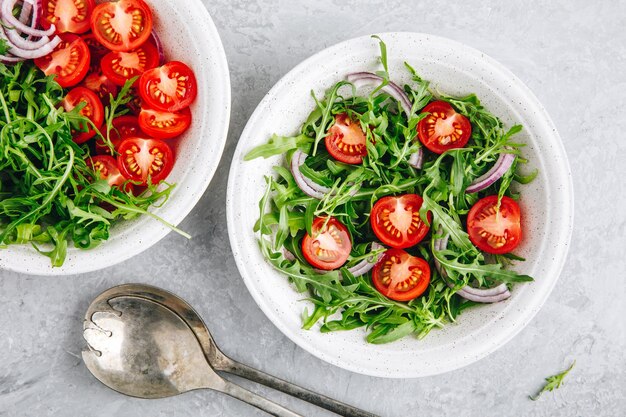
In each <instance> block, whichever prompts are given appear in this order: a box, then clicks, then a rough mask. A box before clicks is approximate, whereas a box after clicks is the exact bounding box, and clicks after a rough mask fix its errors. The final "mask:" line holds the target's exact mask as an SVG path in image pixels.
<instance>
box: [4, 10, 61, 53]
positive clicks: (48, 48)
mask: <svg viewBox="0 0 626 417" xmlns="http://www.w3.org/2000/svg"><path fill="white" fill-rule="evenodd" d="M40 3H41V0H24V1H23V2H20V4H21V7H22V9H21V10H20V14H19V17H18V18H15V17H14V16H13V13H12V10H13V8H14V7H15V6H16V5H17V4H18V1H17V0H6V1H4V2H3V3H2V9H1V10H0V22H1V23H2V28H0V39H3V40H5V41H6V42H7V44H8V45H9V55H0V61H1V62H4V63H15V62H19V61H23V60H25V59H35V58H40V57H42V56H45V55H48V54H49V53H51V52H52V51H53V50H54V48H56V47H57V46H58V44H59V43H60V42H61V38H59V37H58V36H54V37H53V38H52V39H50V38H49V36H50V35H52V33H54V30H55V28H54V25H52V27H51V28H50V29H49V30H47V31H41V30H38V29H36V27H37V26H38V24H39V20H40V18H41V4H40ZM29 21H30V24H29V23H28V22H29ZM23 35H27V36H26V38H24V37H23ZM33 38H39V39H38V40H32V39H33Z"/></svg>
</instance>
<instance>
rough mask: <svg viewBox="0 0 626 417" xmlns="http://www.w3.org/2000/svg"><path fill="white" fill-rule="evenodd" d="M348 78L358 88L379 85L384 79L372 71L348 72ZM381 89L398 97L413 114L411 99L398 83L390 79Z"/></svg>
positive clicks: (395, 97)
mask: <svg viewBox="0 0 626 417" xmlns="http://www.w3.org/2000/svg"><path fill="white" fill-rule="evenodd" d="M346 79H347V80H348V81H349V82H351V83H352V84H354V86H355V87H357V88H361V87H364V86H372V87H378V86H379V85H380V84H381V83H383V81H384V80H383V78H382V77H380V76H378V75H376V74H373V73H371V72H354V73H352V74H348V76H347V77H346ZM381 90H382V91H384V92H385V93H387V94H389V95H390V96H391V97H393V98H394V99H396V100H397V101H398V103H400V106H402V109H403V110H404V112H405V113H406V114H407V115H410V114H411V108H412V105H411V100H409V97H408V96H407V95H406V93H405V92H404V90H403V89H402V88H401V87H400V86H399V85H398V84H396V83H394V82H393V81H389V84H387V85H385V86H384V87H382V88H381Z"/></svg>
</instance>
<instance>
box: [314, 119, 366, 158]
mask: <svg viewBox="0 0 626 417" xmlns="http://www.w3.org/2000/svg"><path fill="white" fill-rule="evenodd" d="M366 141H367V139H366V137H365V133H363V130H362V129H361V126H360V125H359V123H358V122H355V121H353V120H352V119H350V117H349V116H348V115H347V114H345V113H341V114H338V115H336V116H335V124H334V125H332V126H331V128H330V129H329V130H328V134H327V135H326V138H325V140H324V143H325V144H326V149H327V150H328V153H329V154H330V155H331V156H332V157H333V158H335V159H336V160H338V161H340V162H344V163H346V164H360V163H361V162H363V157H364V156H365V155H367V146H366Z"/></svg>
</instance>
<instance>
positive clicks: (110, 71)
mask: <svg viewBox="0 0 626 417" xmlns="http://www.w3.org/2000/svg"><path fill="white" fill-rule="evenodd" d="M100 65H101V66H102V72H103V73H104V74H105V75H106V76H107V77H108V78H109V79H110V80H111V81H113V82H114V83H115V84H117V85H119V86H123V85H124V83H126V81H127V80H130V79H131V78H133V77H137V76H140V75H141V74H143V73H144V72H146V71H147V70H149V69H152V68H154V67H156V66H157V65H159V53H158V52H157V49H156V47H155V46H154V45H152V44H151V43H150V42H146V43H144V44H143V45H141V46H140V47H139V48H137V49H133V50H132V51H128V52H122V51H113V52H109V53H108V54H106V55H105V56H104V57H103V58H102V61H101V63H100Z"/></svg>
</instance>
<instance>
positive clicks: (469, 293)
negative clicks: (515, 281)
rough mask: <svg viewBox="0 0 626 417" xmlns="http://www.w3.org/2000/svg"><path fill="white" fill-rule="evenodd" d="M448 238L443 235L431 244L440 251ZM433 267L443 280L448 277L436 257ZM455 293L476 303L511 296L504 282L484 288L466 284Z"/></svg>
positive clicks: (504, 298) (492, 301)
mask: <svg viewBox="0 0 626 417" xmlns="http://www.w3.org/2000/svg"><path fill="white" fill-rule="evenodd" d="M438 233H441V228H439V232H438ZM448 238H449V236H448V235H445V236H444V237H442V238H439V239H436V240H435V242H434V244H433V246H434V248H435V250H437V251H440V250H443V249H445V248H446V247H447V246H448ZM435 268H437V271H439V273H440V274H441V276H442V277H443V278H444V280H445V279H446V278H447V277H448V274H447V273H446V271H445V269H443V268H442V266H441V264H440V263H439V261H438V260H437V259H435ZM446 284H448V286H449V287H450V288H453V287H454V285H452V284H451V283H449V282H447V280H446ZM456 293H457V294H458V295H460V296H461V297H463V298H465V299H466V300H470V301H475V302H477V303H497V302H499V301H502V300H506V299H507V298H509V297H510V296H511V292H510V291H509V289H508V287H507V286H506V284H505V283H502V284H500V285H497V286H495V287H492V288H486V289H483V288H474V287H471V286H469V285H466V286H464V287H463V288H461V289H460V290H458V291H457V292H456Z"/></svg>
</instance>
